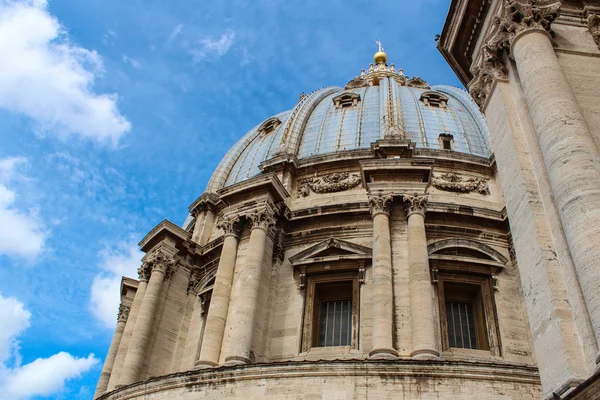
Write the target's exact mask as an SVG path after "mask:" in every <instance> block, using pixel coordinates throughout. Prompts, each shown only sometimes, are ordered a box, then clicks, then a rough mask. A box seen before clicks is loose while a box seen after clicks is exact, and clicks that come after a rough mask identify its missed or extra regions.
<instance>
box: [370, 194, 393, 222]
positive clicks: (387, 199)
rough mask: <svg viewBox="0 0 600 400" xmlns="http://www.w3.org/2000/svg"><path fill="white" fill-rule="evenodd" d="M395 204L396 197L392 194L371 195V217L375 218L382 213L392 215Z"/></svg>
mask: <svg viewBox="0 0 600 400" xmlns="http://www.w3.org/2000/svg"><path fill="white" fill-rule="evenodd" d="M393 202H394V197H393V196H392V195H391V194H380V195H370V196H369V208H370V210H371V215H372V216H373V217H374V216H375V215H377V214H380V213H384V214H387V215H390V211H391V208H392V203H393Z"/></svg>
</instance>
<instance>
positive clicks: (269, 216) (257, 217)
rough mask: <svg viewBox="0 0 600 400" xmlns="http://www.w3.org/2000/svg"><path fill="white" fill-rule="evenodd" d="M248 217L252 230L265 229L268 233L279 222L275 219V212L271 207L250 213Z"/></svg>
mask: <svg viewBox="0 0 600 400" xmlns="http://www.w3.org/2000/svg"><path fill="white" fill-rule="evenodd" d="M247 217H248V219H249V220H250V223H251V224H252V228H263V229H266V230H267V231H268V230H270V229H273V228H274V227H275V223H276V222H277V220H276V219H275V212H274V211H273V210H272V209H271V208H269V207H267V208H265V209H263V210H259V211H256V212H253V213H250V214H248V215H247Z"/></svg>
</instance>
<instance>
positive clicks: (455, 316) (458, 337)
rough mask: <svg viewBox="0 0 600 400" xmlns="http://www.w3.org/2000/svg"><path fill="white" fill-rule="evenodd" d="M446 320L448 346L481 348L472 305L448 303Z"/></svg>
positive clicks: (455, 302)
mask: <svg viewBox="0 0 600 400" xmlns="http://www.w3.org/2000/svg"><path fill="white" fill-rule="evenodd" d="M446 318H447V319H448V344H449V345H450V347H460V348H463V349H478V348H479V346H478V344H477V328H476V326H475V314H474V307H473V304H472V303H461V302H457V301H447V302H446Z"/></svg>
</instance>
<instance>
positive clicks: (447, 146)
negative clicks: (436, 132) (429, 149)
mask: <svg viewBox="0 0 600 400" xmlns="http://www.w3.org/2000/svg"><path fill="white" fill-rule="evenodd" d="M438 140H439V141H440V149H442V150H454V136H452V135H451V134H449V133H442V134H440V136H439V139H438Z"/></svg>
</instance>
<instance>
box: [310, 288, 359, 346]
mask: <svg viewBox="0 0 600 400" xmlns="http://www.w3.org/2000/svg"><path fill="white" fill-rule="evenodd" d="M314 311H315V314H316V315H315V316H314V321H318V323H316V324H314V325H315V329H316V332H314V335H313V346H315V347H331V346H350V345H351V344H352V281H349V282H336V283H322V284H317V285H316V287H315V306H314Z"/></svg>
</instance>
